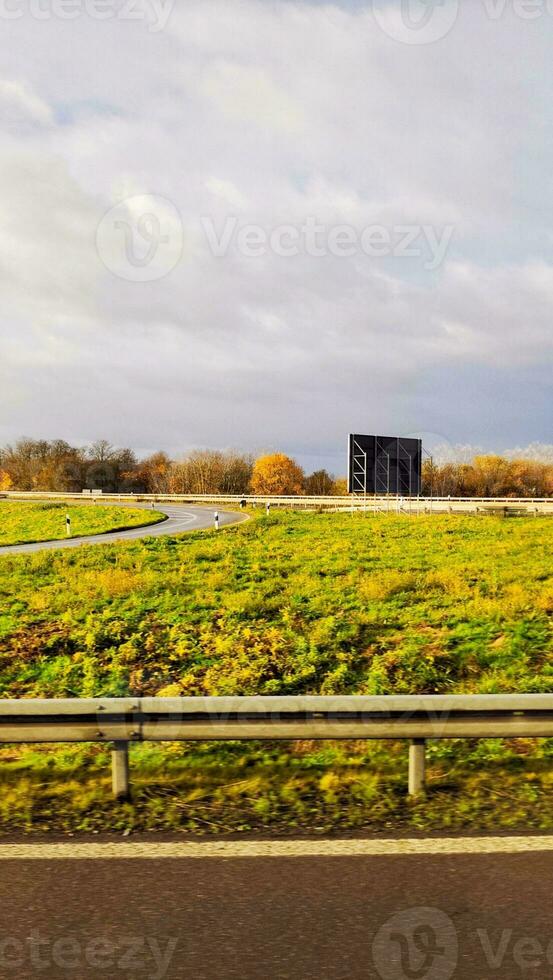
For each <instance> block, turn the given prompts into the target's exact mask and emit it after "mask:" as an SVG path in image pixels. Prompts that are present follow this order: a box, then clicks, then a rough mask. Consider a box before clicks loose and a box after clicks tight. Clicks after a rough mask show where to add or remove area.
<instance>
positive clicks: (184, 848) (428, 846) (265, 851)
mask: <svg viewBox="0 0 553 980" xmlns="http://www.w3.org/2000/svg"><path fill="white" fill-rule="evenodd" d="M544 851H553V836H551V837H465V838H463V837H460V838H426V839H410V840H409V839H408V840H321V841H301V840H290V841H284V840H273V841H206V842H202V843H192V842H182V843H159V844H156V843H155V842H153V841H152V842H151V843H142V842H136V843H133V842H132V841H124V842H123V841H122V842H121V843H118V842H114V843H106V844H102V843H97V844H77V843H59V844H0V860H4V861H8V860H9V861H29V860H39V861H68V860H71V861H74V860H91V859H92V860H114V859H115V860H119V859H125V860H128V859H139V860H148V859H150V860H151V859H155V860H156V861H157V860H160V859H168V858H170V859H172V860H177V859H197V858H200V859H201V858H204V859H205V858H219V859H221V858H223V859H232V858H294V857H392V856H399V857H402V856H403V857H405V856H408V855H432V854H435V855H440V854H442V855H456V854H457V855H461V854H531V853H538V852H544Z"/></svg>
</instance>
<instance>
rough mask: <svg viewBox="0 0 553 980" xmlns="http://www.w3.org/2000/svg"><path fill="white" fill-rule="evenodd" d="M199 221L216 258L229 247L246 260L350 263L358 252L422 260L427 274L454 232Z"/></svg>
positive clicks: (312, 220) (449, 228)
mask: <svg viewBox="0 0 553 980" xmlns="http://www.w3.org/2000/svg"><path fill="white" fill-rule="evenodd" d="M201 223H202V227H203V230H204V232H205V236H206V240H207V243H208V246H209V249H210V251H211V254H212V255H213V256H215V257H216V258H225V257H226V256H227V255H228V253H229V251H230V250H231V249H234V250H235V251H236V252H237V253H238V254H239V255H242V256H243V257H244V258H249V259H256V258H263V257H264V256H265V255H269V254H271V255H276V256H278V257H280V258H286V259H287V258H295V257H297V256H299V255H308V256H311V257H312V258H324V257H325V256H328V255H331V256H333V257H334V258H339V259H342V258H344V259H349V258H353V257H354V256H356V255H360V254H363V255H366V256H368V257H369V258H386V257H387V256H390V257H393V258H397V259H405V258H419V259H420V258H422V259H424V262H423V265H424V268H425V269H426V270H428V271H435V270H436V269H438V268H439V266H441V264H442V263H443V261H444V259H445V256H446V254H447V250H448V248H449V245H450V244H451V239H452V238H453V233H454V231H455V228H454V226H453V225H445V226H444V227H443V228H439V229H438V228H435V227H434V226H433V225H394V226H391V227H388V226H386V225H380V224H375V225H367V226H366V227H364V228H362V229H359V228H357V227H355V226H354V225H349V224H338V225H325V224H322V223H320V222H319V221H318V220H317V219H316V218H315V217H308V218H307V219H306V220H305V222H304V223H303V224H302V225H292V224H283V225H277V226H276V227H274V228H272V229H270V230H268V229H267V228H264V227H262V226H261V225H253V224H244V223H241V222H240V221H239V219H238V218H237V217H228V218H227V219H226V221H225V223H224V225H223V227H222V228H217V227H216V226H215V222H214V221H213V219H212V218H208V217H205V216H204V217H203V218H202V219H201Z"/></svg>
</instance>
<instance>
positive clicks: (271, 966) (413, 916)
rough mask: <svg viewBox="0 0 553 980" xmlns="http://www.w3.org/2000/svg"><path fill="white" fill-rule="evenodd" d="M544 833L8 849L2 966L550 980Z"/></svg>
mask: <svg viewBox="0 0 553 980" xmlns="http://www.w3.org/2000/svg"><path fill="white" fill-rule="evenodd" d="M546 840H548V842H549V849H548V850H547V851H545V850H544V851H543V852H541V851H540V850H539V849H537V850H534V851H532V850H529V851H527V850H524V849H522V850H520V851H519V852H517V850H516V848H515V850H514V851H512V852H507V853H472V852H471V848H470V846H469V847H468V848H467V853H452V854H451V853H433V851H432V842H428V845H429V846H428V852H427V853H412V854H409V853H407V854H402V853H392V854H388V855H374V854H363V853H353V854H350V855H347V854H344V853H341V854H340V853H337V854H333V853H332V842H329V846H328V848H327V853H322V854H320V855H319V856H316V855H313V854H311V855H302V854H301V847H300V848H299V850H298V854H297V855H296V856H278V855H273V856H272V857H271V856H267V854H266V853H264V852H263V848H261V849H260V850H261V853H259V854H258V853H257V849H256V845H255V844H251V845H247V844H244V842H240V846H239V851H238V856H237V855H233V854H232V850H231V851H230V852H229V854H228V855H227V856H226V857H224V856H223V857H220V856H215V855H213V856H204V854H203V853H202V845H201V844H200V845H199V848H198V852H197V854H196V856H195V857H178V856H176V857H169V856H163V855H162V856H160V855H159V848H156V845H155V844H153V845H152V844H147V845H146V852H147V853H149V855H150V856H149V857H144V856H143V855H142V854H140V852H138V856H135V857H133V858H132V859H129V858H123V857H118V856H117V846H116V847H115V848H114V850H113V852H112V853H111V855H110V856H108V857H106V858H102V857H101V856H100V857H96V858H83V856H82V855H81V857H76V858H75V857H74V858H71V857H70V856H64V854H67V855H69V854H70V852H63V851H62V852H61V853H60V854H59V855H58V856H57V858H55V859H52V858H51V857H49V858H40V857H39V853H40V852H39V851H36V848H37V847H40V845H35V855H34V856H33V857H32V858H29V857H27V856H25V852H23V856H22V857H21V858H20V859H19V860H18V859H15V858H12V857H7V858H6V857H3V855H2V854H1V853H0V858H2V857H3V859H2V860H0V976H1V977H2V980H5V978H7V977H18V978H20V977H25V978H27V977H43V978H48V980H59V978H60V977H65V976H72V977H78V978H82V980H87V978H89V977H91V978H92V977H109V978H110V980H114V978H118V977H121V978H128V980H130V978H133V980H134V978H141V977H150V978H155V980H161V978H168V980H177V978H178V980H181V978H182V980H184V978H186V980H192V978H194V980H258V978H259V980H362V978H363V980H365V978H375V980H405V978H407V980H452V978H458V980H487V978H496V977H497V978H501V980H515V978H516V980H518V978H525V980H546V978H547V980H549V978H551V976H552V975H553V917H552V899H551V880H552V875H553V851H552V849H551V839H550V838H548V839H546ZM419 843H420V842H419ZM124 846H125V845H123V847H124ZM539 846H540V844H539V842H537V847H538V848H539ZM248 847H249V848H250V852H249V856H244V848H246V851H247V848H248ZM148 848H149V849H150V850H149V852H148ZM2 850H3V848H2V847H1V846H0V852H2ZM422 850H423V851H424V848H422ZM323 851H324V848H323ZM4 853H5V854H6V853H7V854H9V850H6V849H5V848H4Z"/></svg>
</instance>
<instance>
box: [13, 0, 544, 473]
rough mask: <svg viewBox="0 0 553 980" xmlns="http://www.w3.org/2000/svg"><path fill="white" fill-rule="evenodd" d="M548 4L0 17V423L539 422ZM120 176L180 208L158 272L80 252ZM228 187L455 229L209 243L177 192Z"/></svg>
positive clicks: (457, 434) (540, 429)
mask: <svg viewBox="0 0 553 980" xmlns="http://www.w3.org/2000/svg"><path fill="white" fill-rule="evenodd" d="M552 23H553V19H550V20H542V21H541V22H540V25H539V30H533V29H532V28H531V25H528V24H526V23H525V24H524V25H521V23H520V22H517V21H513V19H512V18H505V19H503V20H501V21H499V22H494V23H493V24H492V23H490V22H489V20H488V19H487V18H486V17H485V16H483V15H482V12H481V10H480V11H479V5H474V6H473V7H470V8H469V6H468V5H466V7H463V9H462V11H461V13H460V16H459V20H458V24H457V25H456V26H455V28H454V29H453V30H452V31H451V32H450V34H449V35H448V36H447V38H445V39H444V40H442V41H440V42H438V43H436V44H433V45H428V46H426V47H424V46H422V47H417V48H415V47H409V46H406V45H401V44H399V43H398V42H397V41H394V40H392V39H390V38H389V37H387V36H386V35H385V33H384V32H383V31H381V30H380V29H379V27H378V25H377V24H376V22H375V20H374V17H373V16H372V12H371V9H370V5H367V6H366V7H363V6H362V5H355V6H351V7H348V5H347V4H344V6H343V7H342V8H339V7H338V6H336V5H332V4H326V5H325V4H310V3H304V2H302V3H299V2H298V3H294V2H288V0H287V2H285V0H276V2H274V3H271V4H267V3H265V2H263V0H240V2H239V0H189V2H187V3H186V4H183V5H180V6H179V7H175V10H174V12H173V15H172V17H171V19H170V21H169V23H168V26H167V28H166V30H165V31H160V32H159V33H157V34H152V33H149V32H148V30H147V29H146V28H145V26H144V24H142V23H139V22H136V23H134V22H131V21H129V22H127V23H119V22H117V23H116V22H113V23H111V22H110V23H98V22H94V21H91V20H88V21H86V20H83V19H80V20H76V21H74V22H64V23H60V22H58V23H57V24H56V23H54V22H48V23H46V22H44V23H42V22H40V23H39V22H36V21H34V20H33V19H32V18H30V17H25V18H21V19H20V20H19V21H14V22H12V23H6V24H5V25H3V32H4V35H5V49H4V52H3V59H4V71H5V77H6V79H8V81H4V82H3V83H0V119H2V120H4V121H5V122H6V123H7V128H8V130H9V135H8V136H5V137H4V138H3V139H2V142H1V144H0V150H1V151H2V157H1V159H2V163H1V165H0V180H1V181H2V188H3V195H2V203H1V204H0V283H1V285H2V294H3V309H2V321H1V322H0V374H1V378H0V382H1V391H2V396H1V398H2V401H4V400H5V404H6V406H9V411H6V412H1V413H0V418H1V419H2V421H1V423H0V438H8V437H9V438H13V437H14V436H16V435H17V434H18V433H19V432H22V431H26V432H34V431H37V432H39V434H42V435H54V434H57V433H61V434H64V435H66V436H67V437H68V438H73V439H75V440H85V439H88V438H92V437H93V436H94V435H95V434H97V433H98V432H100V431H102V432H104V433H108V434H110V435H113V438H114V439H119V440H120V441H128V442H131V443H133V444H135V445H142V446H144V445H150V446H152V447H153V446H156V445H158V444H159V445H165V446H169V447H176V446H178V445H179V444H181V445H182V448H185V447H186V446H187V445H192V444H198V443H199V444H207V443H211V444H231V443H235V444H241V445H244V446H248V445H251V446H254V447H255V446H260V445H262V446H268V445H274V446H278V445H282V446H283V447H284V448H287V449H289V450H292V451H294V450H295V451H298V452H302V453H305V454H306V455H307V454H309V455H310V456H312V457H316V456H317V455H319V456H321V457H322V456H324V455H325V454H328V453H330V451H333V452H334V451H337V450H338V449H339V447H341V446H342V444H343V438H344V436H345V435H346V434H347V431H348V429H349V428H350V427H353V428H359V427H363V428H371V429H372V428H383V429H386V430H389V431H393V430H397V431H401V432H406V431H413V430H425V431H430V432H433V433H438V434H440V433H441V434H443V436H444V440H443V441H445V439H447V441H449V442H451V443H453V444H457V443H463V444H464V443H468V442H469V441H470V442H471V443H475V444H479V445H484V446H485V445H486V444H492V443H493V444H495V445H499V447H501V446H503V445H513V444H515V443H516V442H520V443H521V444H523V443H524V442H531V441H533V440H534V439H536V440H542V441H544V442H545V441H547V438H548V431H549V429H550V425H551V397H550V387H549V384H550V382H549V378H550V375H551V366H552V363H553V339H552V337H553V334H552V332H551V328H550V323H551V319H552V318H551V313H552V305H553V264H552V263H553V254H552V253H551V240H550V227H549V226H550V213H551V209H552V207H553V185H551V182H550V179H549V173H550V161H549V159H548V153H547V152H546V150H545V149H544V148H545V147H546V140H545V137H546V135H547V133H548V131H549V128H550V127H551V125H552V124H553V105H552V103H551V101H550V99H549V98H548V97H547V93H548V91H549V89H550V84H551V82H552V81H553V77H552V76H553V69H552V68H551V66H550V63H549V62H548V61H547V59H546V57H545V51H546V49H547V43H546V42H547V39H549V42H550V41H551V34H552V29H551V26H552ZM26 51H32V55H33V57H32V58H29V57H27V58H26V59H25V60H24V61H22V53H23V52H26ZM22 64H24V65H25V68H24V69H22V68H21V65H22ZM535 64H540V65H542V66H543V67H542V69H540V70H541V77H540V78H539V79H537V78H536V74H535V69H534V67H533V66H534V65H535ZM14 79H17V81H14ZM138 195H158V196H159V197H162V198H165V199H167V200H169V201H170V202H172V204H173V206H174V208H175V209H176V210H177V211H178V212H179V214H180V215H181V218H182V222H183V226H184V233H185V235H184V237H185V242H186V247H185V249H184V253H183V258H182V260H181V262H180V263H179V264H178V265H177V267H176V268H175V269H174V271H172V272H171V273H170V274H169V275H168V276H167V277H166V278H164V279H162V280H160V281H158V282H148V283H145V282H141V283H138V282H127V281H125V280H124V279H117V278H116V277H115V276H114V275H112V274H111V273H110V272H108V271H107V270H106V268H105V267H104V265H103V264H102V262H101V261H100V259H99V257H98V255H97V252H96V247H95V240H96V228H97V225H98V222H99V221H100V219H101V218H102V216H103V215H104V214H105V213H106V212H107V211H108V210H109V209H110V208H111V207H112V206H113V204H115V203H118V202H119V201H121V200H122V199H124V198H126V197H136V196H138ZM229 214H238V215H239V216H240V219H241V220H242V221H244V222H245V223H251V224H254V225H259V226H260V227H261V228H264V229H266V230H268V231H270V230H271V229H272V228H274V226H275V225H276V224H291V225H294V226H296V227H301V226H302V225H303V224H304V222H305V221H306V219H307V218H309V217H313V218H315V219H317V221H319V222H323V223H325V224H326V225H327V226H332V225H333V224H342V223H348V224H351V225H353V226H354V227H356V228H358V229H362V228H363V227H365V226H367V225H373V224H381V225H384V226H385V227H386V228H393V227H395V226H398V225H411V224H417V223H418V224H421V225H428V226H431V227H432V228H433V229H435V230H436V232H437V233H438V234H439V233H440V232H441V231H442V230H443V229H444V228H445V227H446V226H448V225H453V226H454V234H453V239H452V243H451V246H450V248H449V250H448V252H447V255H446V259H445V262H444V264H443V265H442V266H441V267H440V268H439V269H438V270H437V271H435V272H432V273H429V272H428V270H427V269H425V268H424V265H423V262H422V260H419V259H417V258H413V259H401V258H394V257H389V258H386V259H372V260H371V259H368V258H367V257H366V256H363V255H362V254H358V255H356V256H354V257H352V258H351V259H343V258H336V257H334V256H332V255H326V256H324V257H321V258H318V259H317V258H312V257H309V256H306V255H300V256H298V257H296V258H294V259H286V258H281V257H278V256H275V255H272V254H268V255H266V256H264V257H262V258H259V259H247V258H245V257H244V256H243V255H241V254H240V252H239V251H237V250H236V249H235V248H234V247H231V248H229V251H228V254H227V255H226V257H225V258H219V259H217V258H214V257H213V255H212V254H211V252H210V250H209V248H208V245H207V242H206V238H205V234H204V232H203V230H202V226H201V221H200V219H201V217H202V216H205V215H207V216H210V217H211V218H212V220H213V222H214V224H215V226H216V227H218V228H222V227H223V226H224V222H225V220H226V218H227V217H228V216H229ZM18 345H19V346H18ZM31 348H32V353H31ZM26 350H27V351H28V356H27V354H26ZM16 351H18V353H17V354H16ZM62 352H63V354H62ZM507 391H508V392H509V395H508V397H507V395H506V392H507ZM25 393H27V397H25ZM98 393H100V396H99V395H98ZM69 405H70V406H71V410H68V407H69Z"/></svg>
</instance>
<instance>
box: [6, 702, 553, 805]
mask: <svg viewBox="0 0 553 980" xmlns="http://www.w3.org/2000/svg"><path fill="white" fill-rule="evenodd" d="M549 737H553V694H523V695H517V694H508V695H503V694H501V695H420V696H419V695H407V696H397V697H396V696H387V697H364V696H359V697H356V696H344V697H311V696H299V697H236V698H209V697H206V698H113V699H110V698H98V699H71V700H44V701H40V700H38V701H37V700H20V701H8V700H5V701H3V700H0V744H11V743H37V742H41V743H56V742H95V743H104V744H112V776H113V780H112V781H113V793H114V796H115V797H116V798H117V799H119V800H124V799H128V798H129V796H130V777H129V745H130V744H132V743H133V742H174V741H202V742H203V741H222V740H229V739H231V740H256V741H257V740H262V739H263V740H265V739H267V740H271V741H272V740H296V739H316V740H318V739H320V740H323V739H407V740H409V741H410V743H411V744H410V750H409V794H410V795H412V796H413V795H417V794H419V793H421V792H423V791H424V787H425V745H426V742H427V740H429V739H450V738H549Z"/></svg>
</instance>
